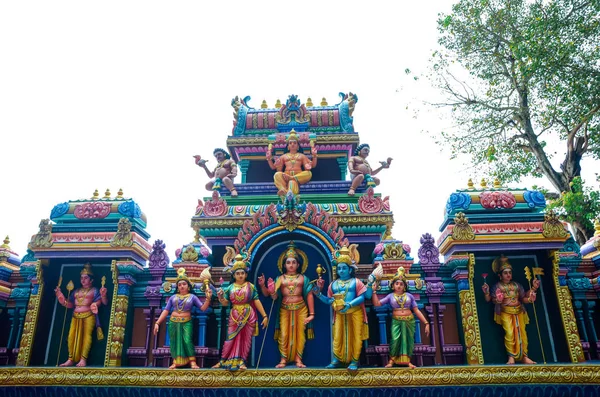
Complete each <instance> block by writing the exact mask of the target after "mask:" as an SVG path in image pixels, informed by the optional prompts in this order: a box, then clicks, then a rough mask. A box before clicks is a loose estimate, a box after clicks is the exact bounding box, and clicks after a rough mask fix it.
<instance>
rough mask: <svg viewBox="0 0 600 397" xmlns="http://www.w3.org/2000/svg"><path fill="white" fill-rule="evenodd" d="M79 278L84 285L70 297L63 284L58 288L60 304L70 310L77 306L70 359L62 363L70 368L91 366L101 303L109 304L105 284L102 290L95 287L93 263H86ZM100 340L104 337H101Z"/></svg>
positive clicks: (72, 321) (68, 346)
mask: <svg viewBox="0 0 600 397" xmlns="http://www.w3.org/2000/svg"><path fill="white" fill-rule="evenodd" d="M79 281H80V282H81V288H78V289H76V290H75V292H74V293H73V294H71V295H70V296H69V299H66V298H65V295H64V294H63V293H62V291H61V290H60V286H58V287H56V289H55V290H54V293H55V294H56V298H57V299H58V303H59V304H60V305H62V306H64V307H66V308H67V309H73V308H74V309H75V310H73V318H72V319H71V327H70V328H69V336H68V338H67V348H68V350H69V358H68V360H67V361H65V362H64V363H62V364H61V365H60V366H61V367H70V366H71V365H73V364H75V363H76V362H77V366H78V367H85V366H86V365H87V359H88V354H89V352H90V349H91V348H92V334H93V332H94V328H96V327H99V322H98V305H100V304H102V305H108V298H107V296H106V288H104V285H103V286H102V288H100V290H98V289H97V288H96V287H94V286H93V283H94V273H93V272H92V265H90V264H89V263H88V264H86V265H84V267H83V269H82V270H81V272H80V277H79ZM67 288H69V287H67ZM98 339H101V338H100V337H98ZM102 339H103V337H102Z"/></svg>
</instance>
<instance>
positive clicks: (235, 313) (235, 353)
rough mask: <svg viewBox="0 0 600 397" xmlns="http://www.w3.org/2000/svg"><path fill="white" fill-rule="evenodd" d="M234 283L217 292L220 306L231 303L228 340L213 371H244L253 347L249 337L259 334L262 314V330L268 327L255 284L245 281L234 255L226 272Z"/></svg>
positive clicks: (238, 258) (244, 270)
mask: <svg viewBox="0 0 600 397" xmlns="http://www.w3.org/2000/svg"><path fill="white" fill-rule="evenodd" d="M229 271H230V272H231V274H232V278H233V280H234V282H233V283H231V284H229V285H228V286H227V287H226V288H224V289H219V290H218V291H217V296H218V298H219V302H220V303H221V305H223V306H228V305H229V304H231V310H230V313H229V325H228V328H227V339H226V340H225V343H224V344H223V350H222V352H221V361H219V362H218V363H217V364H216V365H214V366H213V368H221V367H222V368H225V369H227V370H230V371H237V370H242V371H243V370H245V369H247V366H246V363H247V360H248V354H249V353H250V348H251V347H252V337H253V336H257V335H258V316H257V315H256V311H257V310H258V312H259V313H260V314H261V315H262V317H263V319H262V321H261V324H262V328H263V329H265V328H267V324H268V322H269V319H268V318H267V313H265V309H264V308H263V306H262V303H260V300H259V299H258V292H257V291H256V288H255V287H254V284H252V283H250V282H248V281H246V277H247V276H248V268H247V266H246V262H245V261H244V258H243V256H242V255H239V254H238V255H236V257H235V262H234V263H233V265H232V266H231V268H230V269H229Z"/></svg>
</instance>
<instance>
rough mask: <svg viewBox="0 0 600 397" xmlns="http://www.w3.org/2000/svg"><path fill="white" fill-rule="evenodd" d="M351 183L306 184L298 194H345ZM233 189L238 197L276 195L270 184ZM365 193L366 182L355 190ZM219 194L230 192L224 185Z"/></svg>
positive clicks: (257, 184) (245, 185)
mask: <svg viewBox="0 0 600 397" xmlns="http://www.w3.org/2000/svg"><path fill="white" fill-rule="evenodd" d="M351 183H352V182H350V181H322V182H308V183H307V184H304V185H302V186H301V187H300V194H314V193H347V192H348V190H349V189H350V185H351ZM235 188H236V190H237V191H238V194H239V195H240V196H242V195H268V194H272V195H276V194H277V188H276V187H275V185H274V184H273V183H272V182H260V183H243V184H235ZM366 191H367V189H366V182H363V184H362V185H361V186H359V187H358V189H356V193H365V192H366ZM219 193H220V194H221V196H230V195H231V192H230V191H229V190H228V189H227V188H226V187H225V186H224V185H222V186H221V189H220V190H219Z"/></svg>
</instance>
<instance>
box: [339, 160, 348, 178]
mask: <svg viewBox="0 0 600 397" xmlns="http://www.w3.org/2000/svg"><path fill="white" fill-rule="evenodd" d="M336 160H337V163H338V167H340V176H341V179H340V180H342V181H345V180H346V172H347V171H348V157H338V158H336Z"/></svg>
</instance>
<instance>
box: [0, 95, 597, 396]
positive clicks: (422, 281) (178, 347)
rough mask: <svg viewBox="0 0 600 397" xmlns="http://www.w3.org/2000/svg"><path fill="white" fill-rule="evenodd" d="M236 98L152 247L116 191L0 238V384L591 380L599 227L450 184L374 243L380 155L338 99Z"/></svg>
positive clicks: (59, 209) (496, 189)
mask: <svg viewBox="0 0 600 397" xmlns="http://www.w3.org/2000/svg"><path fill="white" fill-rule="evenodd" d="M249 101H250V98H249V97H245V98H243V99H241V98H239V97H236V98H234V99H233V100H232V103H231V104H232V106H233V109H234V122H233V130H232V132H231V134H230V135H229V136H228V137H227V140H226V149H221V148H218V149H215V150H214V152H213V154H214V156H215V158H216V159H217V165H216V167H215V168H214V169H209V168H208V167H207V166H206V160H203V159H202V157H201V156H200V155H196V156H195V163H196V164H197V165H198V166H200V167H201V168H203V169H204V170H205V173H206V174H207V177H208V178H209V179H210V181H209V182H208V183H207V184H206V186H205V187H206V189H208V190H209V191H211V192H212V193H211V194H209V197H204V198H202V199H199V200H198V206H197V207H196V208H195V211H194V212H193V213H192V211H193V210H194V209H191V211H190V212H191V214H192V217H191V228H192V229H193V236H194V237H193V241H191V242H189V243H184V244H182V245H181V246H179V247H177V249H176V250H174V252H175V255H174V256H173V257H172V259H171V258H170V257H169V255H168V254H167V248H166V246H165V244H164V243H163V242H162V241H161V240H154V241H153V242H150V240H149V238H150V236H149V234H148V233H147V232H146V230H145V229H146V215H145V214H144V213H143V212H142V211H141V209H140V207H139V205H138V204H137V203H136V202H135V201H134V200H133V199H131V198H126V197H124V195H123V192H122V191H119V192H118V194H117V195H116V197H112V196H111V193H110V191H108V190H107V191H106V193H105V194H104V196H101V195H100V194H98V192H97V191H96V192H95V193H94V194H93V196H92V197H91V198H89V199H83V200H73V201H66V202H64V203H60V204H58V205H56V206H54V208H53V209H52V210H51V213H50V217H49V219H44V220H42V221H41V222H40V224H39V231H38V232H37V233H36V234H35V235H33V237H32V238H31V242H30V243H29V246H28V247H27V252H26V255H25V256H24V257H23V258H22V259H19V256H18V255H17V253H15V252H14V251H12V250H11V248H10V246H9V243H10V241H9V239H8V237H7V238H6V239H5V240H4V244H3V245H2V246H0V324H2V326H0V365H2V366H1V367H0V384H2V385H3V388H2V390H4V392H6V393H14V392H15V390H19V391H21V392H24V393H25V392H28V393H31V394H32V395H35V394H36V392H39V391H40V388H41V387H43V388H44V393H46V394H45V395H58V394H57V393H60V390H62V389H61V388H64V387H68V386H73V387H71V388H69V390H72V393H73V395H78V394H81V395H83V394H82V393H84V391H85V390H86V389H88V388H96V389H106V388H109V387H110V388H111V390H113V391H119V390H125V389H128V388H132V387H135V388H141V390H145V389H146V388H156V387H159V388H162V389H163V390H162V391H161V392H162V393H165V394H164V395H170V394H168V393H175V392H174V391H173V390H174V389H173V388H181V387H193V388H196V389H197V390H195V393H196V394H195V395H204V394H205V393H208V394H210V393H212V391H214V389H215V388H221V389H231V390H237V391H238V392H240V391H243V390H245V389H241V388H246V389H247V388H253V389H256V390H257V391H260V390H264V389H272V388H281V389H287V388H292V389H294V390H296V389H297V388H299V387H301V388H305V389H311V392H313V391H314V393H317V394H318V395H320V394H326V393H327V392H328V390H330V389H332V388H335V389H340V391H341V392H344V391H345V392H347V391H349V390H353V391H354V393H356V395H362V394H365V393H367V392H368V393H372V392H373V391H374V390H375V392H377V391H378V390H379V391H383V390H384V389H387V388H390V387H396V388H400V387H402V389H398V390H404V392H406V393H409V392H410V391H411V390H412V391H415V390H417V389H422V388H423V387H437V386H445V387H448V388H451V389H453V391H452V393H460V394H463V395H470V394H473V395H478V394H477V393H483V392H485V393H486V394H489V395H496V393H500V392H501V391H500V390H501V387H502V385H513V387H514V390H521V391H522V390H525V389H529V392H530V393H534V394H535V393H538V394H539V393H542V394H543V393H546V392H548V391H549V390H551V391H552V392H558V391H560V390H563V389H560V390H559V388H560V387H562V388H564V390H567V391H568V392H569V393H570V392H574V393H580V395H597V393H598V392H600V367H598V365H595V364H594V360H599V359H600V342H599V341H598V332H597V331H596V330H597V328H598V326H599V325H600V324H599V321H600V320H599V319H600V315H599V314H598V310H597V308H596V303H597V301H598V299H599V292H600V286H599V285H598V279H599V276H600V224H599V223H597V224H596V234H595V236H594V237H593V238H592V239H591V240H590V241H589V242H588V243H587V244H586V245H584V246H583V247H581V248H580V247H579V246H578V245H577V244H576V243H575V242H574V240H573V239H572V238H571V235H570V234H569V231H568V228H567V227H566V225H565V224H563V223H561V222H560V221H559V220H558V219H557V217H556V215H555V214H554V213H552V212H551V211H546V210H545V206H546V204H545V199H544V196H543V195H542V194H541V193H540V192H538V191H533V190H526V189H511V188H507V187H504V186H502V184H501V183H500V182H499V181H498V180H495V181H493V183H492V184H491V185H487V183H486V181H485V180H482V181H481V184H480V186H478V187H476V186H475V185H474V184H473V182H471V181H469V183H468V185H467V188H466V189H460V190H457V191H456V192H455V193H452V194H451V195H450V197H449V198H448V200H447V202H446V208H445V216H444V219H443V221H442V223H441V227H440V229H439V233H440V234H439V237H438V238H437V241H436V240H435V238H434V237H433V235H432V234H430V233H424V234H423V235H422V237H421V240H420V246H419V247H414V249H413V247H410V246H409V245H407V244H405V243H403V241H402V240H398V239H396V238H394V237H392V227H393V224H394V214H393V212H392V209H391V208H390V203H389V199H388V197H384V198H383V197H381V194H378V193H377V192H376V190H377V189H378V185H379V183H380V179H378V178H376V177H375V176H374V175H375V174H376V173H378V172H379V171H381V170H383V169H388V168H390V164H391V161H392V158H387V159H385V160H383V161H380V162H379V163H380V165H379V166H378V167H372V166H371V165H369V163H368V161H367V156H368V155H369V149H370V147H369V146H368V145H367V144H365V143H362V144H361V140H360V136H359V133H358V132H356V131H355V130H354V125H353V113H354V109H355V106H356V103H357V101H358V98H357V96H356V95H355V94H352V93H348V94H343V93H341V94H340V101H339V103H337V104H335V105H329V104H328V103H327V101H326V100H325V99H323V100H322V101H321V103H320V105H318V106H315V105H314V104H313V103H312V100H311V99H310V98H309V99H308V100H307V101H306V103H302V101H301V100H300V99H299V98H298V97H297V96H295V95H290V96H289V97H288V99H287V100H286V101H285V104H283V103H281V102H280V101H277V104H276V105H275V107H274V108H270V107H268V105H267V104H266V102H264V101H263V104H262V105H261V106H260V108H253V107H251V106H250V104H249ZM317 159H318V160H317ZM190 163H191V162H190ZM384 175H385V176H384V177H383V179H382V180H383V181H384V182H385V178H389V179H390V180H393V179H394V176H393V170H388V171H387V172H384ZM201 190H202V187H201V186H200V185H199V187H198V191H199V192H200V191H201ZM441 206H443V202H441V203H440V207H441ZM420 227H421V226H420V225H415V228H420ZM425 231H426V230H425ZM172 248H173V247H172ZM59 364H63V365H64V366H65V367H57V366H58V365H59ZM505 364H516V365H508V366H506V365H505ZM523 364H529V365H527V366H525V365H523ZM549 365H551V366H550V367H549ZM84 366H86V367H87V368H82V367H84ZM69 367H70V368H69ZM102 367H111V369H110V370H108V369H106V368H102ZM176 367H184V368H190V369H196V368H197V367H199V369H198V370H194V371H191V370H181V369H177V370H173V371H168V370H166V369H167V368H176ZM414 367H417V368H416V369H410V368H414ZM525 368H526V370H525ZM82 371H83V372H82ZM490 385H492V386H490ZM493 385H496V386H493ZM80 386H84V387H80ZM484 389H485V390H484ZM148 390H149V389H148ZM198 390H200V391H198ZM246 391H247V390H246ZM105 392H106V390H105ZM505 392H506V391H502V393H505ZM2 393H3V392H0V396H1V395H3V394H2ZM368 393H367V394H368ZM513 393H516V391H513ZM208 394H207V395H208ZM509 394H510V393H509ZM509 394H503V395H509ZM211 395H212V394H211ZM365 395H366V394H365ZM369 395H370V394H369ZM407 395H408V394H407Z"/></svg>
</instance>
